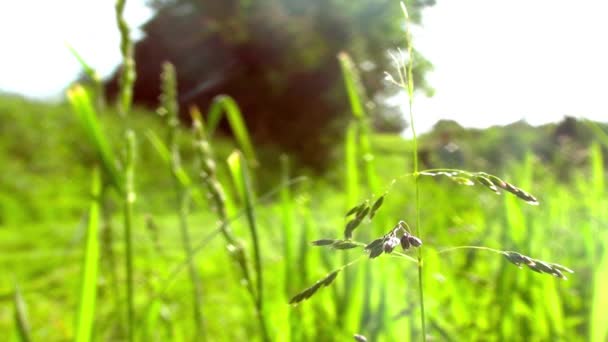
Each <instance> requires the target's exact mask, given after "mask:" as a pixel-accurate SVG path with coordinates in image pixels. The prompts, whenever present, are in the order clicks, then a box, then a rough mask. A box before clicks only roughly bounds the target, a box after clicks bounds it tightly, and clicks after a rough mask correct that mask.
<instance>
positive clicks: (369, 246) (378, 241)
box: [365, 238, 384, 250]
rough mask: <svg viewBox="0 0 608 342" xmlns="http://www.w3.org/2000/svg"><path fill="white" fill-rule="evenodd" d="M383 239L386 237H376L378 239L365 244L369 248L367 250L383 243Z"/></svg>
mask: <svg viewBox="0 0 608 342" xmlns="http://www.w3.org/2000/svg"><path fill="white" fill-rule="evenodd" d="M382 241H384V239H383V238H379V239H376V240H374V241H372V242H370V243H368V244H367V245H366V246H365V249H367V250H372V249H374V248H375V247H378V246H380V245H382Z"/></svg>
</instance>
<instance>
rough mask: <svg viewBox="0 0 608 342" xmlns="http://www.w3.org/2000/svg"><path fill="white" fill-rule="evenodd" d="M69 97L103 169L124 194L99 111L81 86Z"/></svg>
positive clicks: (73, 90)
mask: <svg viewBox="0 0 608 342" xmlns="http://www.w3.org/2000/svg"><path fill="white" fill-rule="evenodd" d="M67 96H68V101H69V102H70V105H71V106H72V110H73V111H74V113H75V114H76V116H77V117H78V119H79V121H80V123H81V125H82V127H83V128H84V130H85V133H86V135H87V138H88V139H89V142H90V143H91V144H93V146H94V147H95V150H96V152H97V154H98V156H99V159H100V160H101V163H102V166H103V169H104V171H105V172H106V174H107V175H108V177H109V178H110V182H111V183H112V185H113V186H114V188H115V189H116V190H117V191H118V192H119V193H121V194H123V193H124V184H123V181H122V177H121V176H120V173H119V172H118V169H117V167H116V164H115V161H116V158H115V157H114V154H113V152H112V149H111V148H110V145H109V144H108V140H107V139H106V136H105V135H104V133H103V131H102V129H101V125H100V123H99V118H98V117H97V111H96V110H95V108H94V106H93V104H92V103H91V98H90V96H89V94H88V93H87V91H86V90H85V89H84V88H83V87H82V86H81V85H75V86H73V87H72V88H70V89H69V90H68V92H67Z"/></svg>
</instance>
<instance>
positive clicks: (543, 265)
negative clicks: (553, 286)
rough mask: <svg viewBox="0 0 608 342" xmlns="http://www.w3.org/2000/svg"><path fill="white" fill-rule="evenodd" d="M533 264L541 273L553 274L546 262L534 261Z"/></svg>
mask: <svg viewBox="0 0 608 342" xmlns="http://www.w3.org/2000/svg"><path fill="white" fill-rule="evenodd" d="M534 263H535V264H536V265H535V266H536V268H538V269H539V270H540V271H541V272H543V273H549V274H553V268H552V267H551V266H550V265H549V264H547V263H546V262H544V261H541V260H534Z"/></svg>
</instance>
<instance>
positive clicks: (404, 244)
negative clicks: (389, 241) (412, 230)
mask: <svg viewBox="0 0 608 342" xmlns="http://www.w3.org/2000/svg"><path fill="white" fill-rule="evenodd" d="M399 242H400V243H401V248H403V250H404V251H407V250H408V249H410V247H411V243H410V241H409V240H408V236H407V235H403V236H402V237H401V239H399Z"/></svg>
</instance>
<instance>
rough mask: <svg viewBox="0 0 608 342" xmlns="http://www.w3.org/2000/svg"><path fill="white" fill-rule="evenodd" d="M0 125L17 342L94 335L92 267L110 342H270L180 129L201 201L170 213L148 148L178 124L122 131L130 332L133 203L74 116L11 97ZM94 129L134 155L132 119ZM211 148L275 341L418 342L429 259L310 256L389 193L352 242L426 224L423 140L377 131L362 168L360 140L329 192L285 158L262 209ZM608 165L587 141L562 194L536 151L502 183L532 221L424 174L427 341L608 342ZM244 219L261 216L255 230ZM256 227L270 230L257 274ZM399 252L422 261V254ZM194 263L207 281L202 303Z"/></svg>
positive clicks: (139, 119)
mask: <svg viewBox="0 0 608 342" xmlns="http://www.w3.org/2000/svg"><path fill="white" fill-rule="evenodd" d="M0 112H1V113H2V120H3V122H2V126H1V127H2V140H1V145H2V151H3V153H2V165H3V177H2V182H1V186H2V188H1V189H2V193H1V197H0V199H1V202H0V203H1V208H2V211H1V216H0V217H1V225H2V229H1V230H0V246H1V250H2V251H3V253H2V255H1V257H0V265H1V266H0V267H1V269H2V273H1V274H2V276H1V277H0V294H1V296H0V298H1V300H2V303H3V305H2V306H1V309H0V332H1V335H2V336H3V339H5V340H32V341H36V340H45V341H51V340H52V341H62V340H70V339H73V338H74V337H75V336H76V333H77V331H78V329H79V328H78V324H82V323H81V322H79V321H78V316H79V310H81V309H79V308H80V305H81V302H82V301H83V300H85V299H83V298H82V291H83V283H84V282H85V280H83V279H85V278H84V275H85V274H86V272H87V269H88V268H93V269H96V270H95V272H96V276H95V277H94V278H93V279H92V280H91V281H93V283H92V284H89V287H90V290H92V291H93V293H92V294H89V296H92V298H93V300H94V303H93V304H89V305H90V306H89V307H88V309H90V310H91V315H92V316H91V318H90V319H91V320H92V326H91V331H92V333H91V336H92V338H94V339H96V340H122V339H127V336H128V335H127V331H128V330H132V331H133V333H134V339H136V340H157V341H164V340H192V339H193V336H195V332H196V331H197V329H200V330H199V333H200V334H201V335H198V336H200V339H201V340H202V339H207V340H245V339H247V340H249V339H253V340H261V339H262V338H263V336H262V335H261V333H260V325H259V320H258V312H257V309H256V305H255V303H254V302H255V301H254V300H252V298H251V296H250V294H249V292H248V290H247V284H245V283H244V281H243V276H242V273H241V271H240V269H239V266H238V265H237V264H238V263H236V262H235V261H234V259H233V258H232V257H231V254H230V253H229V251H228V250H227V243H226V240H225V239H223V238H222V236H221V234H220V232H219V227H220V226H219V224H220V223H219V220H218V213H217V210H214V205H213V203H212V199H210V198H208V196H207V195H206V191H208V190H206V187H205V185H204V184H202V183H201V182H200V181H198V180H195V177H196V171H195V170H196V169H197V168H200V163H198V162H197V161H196V159H197V158H196V153H195V151H194V149H193V147H192V146H193V145H192V138H191V136H192V133H191V132H190V131H189V130H187V129H180V131H179V132H178V133H177V135H178V139H176V140H177V141H178V143H179V145H180V146H181V150H182V165H183V170H184V172H185V173H186V174H187V175H189V176H188V178H189V179H190V181H191V185H189V186H188V188H189V189H190V191H191V198H192V200H191V204H190V205H189V206H188V209H187V213H184V212H183V210H180V205H179V204H178V205H176V203H179V201H180V199H179V197H178V195H176V191H175V182H174V181H173V180H172V179H173V178H174V177H173V176H172V172H171V167H170V165H169V164H168V163H167V162H165V161H163V158H162V156H161V154H159V153H158V152H157V150H156V149H155V148H154V147H153V143H152V142H151V141H150V140H149V139H147V138H146V134H148V135H149V134H150V132H153V133H154V134H156V135H157V136H163V135H164V134H165V133H166V131H167V128H166V127H165V125H164V124H163V122H162V120H160V119H158V118H157V117H155V116H154V115H151V114H150V113H145V112H142V111H136V112H135V113H133V114H132V115H131V119H132V120H131V121H132V122H129V123H128V124H129V125H130V126H131V127H136V130H137V132H138V134H137V137H138V140H137V143H136V144H137V156H136V167H135V177H134V183H135V185H134V189H135V192H136V200H135V202H134V203H133V217H132V258H133V259H132V262H133V265H132V267H133V269H132V279H133V284H132V286H133V293H134V298H133V314H134V319H133V321H132V323H131V324H132V325H131V326H128V325H127V323H126V322H127V318H126V317H127V313H126V310H127V306H128V305H127V302H126V286H125V281H126V277H127V275H126V269H125V265H124V260H125V257H126V255H125V244H124V243H123V241H124V230H123V228H122V227H123V225H124V222H123V221H124V218H123V216H124V213H123V209H122V207H121V199H120V195H119V194H118V193H117V191H115V190H113V189H112V187H111V186H110V185H108V184H107V183H104V184H106V185H105V186H104V188H105V190H104V192H103V193H102V194H101V195H98V196H99V197H93V196H92V195H91V182H93V181H94V180H95V178H96V177H95V176H94V170H95V169H97V170H99V169H100V168H99V167H97V166H96V165H99V163H98V162H97V161H96V154H95V149H94V147H92V146H91V144H90V143H89V140H87V136H86V133H85V131H84V130H83V129H82V127H81V125H80V124H79V122H78V120H77V117H76V116H75V115H74V114H73V113H72V111H71V109H70V107H69V106H67V105H48V104H44V103H35V102H29V101H26V100H23V99H19V98H14V97H4V98H3V99H2V101H1V102H0ZM99 118H100V124H101V125H102V126H103V129H104V131H103V132H104V134H106V135H107V137H108V141H110V142H111V144H110V145H111V149H113V150H115V151H117V153H119V154H123V152H124V150H125V146H124V143H123V139H122V138H123V137H122V136H121V134H120V130H121V129H120V127H121V126H122V125H125V123H124V121H123V120H121V119H118V118H119V116H118V115H117V114H116V113H111V112H108V113H103V115H100V117H99ZM60 132H63V134H62V133H60ZM211 144H212V145H213V146H214V148H215V158H216V161H217V170H218V171H217V179H218V182H220V183H221V184H222V186H223V187H224V189H225V191H226V203H227V204H228V205H229V207H230V208H228V212H229V214H228V215H229V216H228V220H229V222H230V227H231V230H232V233H233V236H234V237H235V238H236V239H238V241H239V243H240V244H242V247H243V250H244V253H245V257H246V261H245V262H246V267H247V269H249V273H250V275H251V279H250V281H252V282H255V280H256V279H257V274H258V272H259V274H260V275H262V278H261V279H262V284H261V289H262V293H263V294H264V296H263V303H262V304H263V305H262V307H261V310H262V311H261V315H263V317H264V319H263V321H264V324H265V328H266V329H267V335H268V338H269V339H270V340H273V341H275V340H276V341H285V340H300V341H311V340H318V341H325V340H348V339H350V338H352V336H353V335H354V334H361V335H364V336H366V337H367V338H368V340H373V341H394V340H417V339H420V334H421V327H420V321H419V310H420V307H419V296H420V294H419V289H418V275H417V264H416V262H413V261H412V260H410V259H407V258H399V257H394V256H393V255H381V256H380V257H378V258H375V259H371V260H370V259H369V258H367V257H366V252H365V251H364V250H360V249H353V250H340V249H332V248H324V247H322V246H314V245H312V244H311V241H314V240H319V239H322V238H326V239H341V238H342V233H343V230H344V227H345V225H346V224H347V223H348V219H347V218H345V214H346V212H347V211H348V210H349V209H350V208H351V207H352V206H354V205H357V204H358V203H360V202H363V201H365V200H366V199H369V200H374V199H375V198H377V197H378V196H379V195H382V194H385V193H386V195H385V198H384V202H383V205H382V206H381V207H380V209H379V210H378V211H377V214H376V216H375V217H374V218H373V220H369V219H365V220H364V221H363V222H362V223H361V225H360V227H358V228H357V229H356V230H355V237H356V238H357V240H358V241H363V242H366V243H367V242H370V241H372V240H373V239H374V237H377V236H381V235H383V234H385V233H386V232H388V231H389V230H390V229H391V228H392V227H393V226H394V225H395V224H396V223H397V222H398V221H399V220H404V221H406V222H408V223H409V224H410V225H413V222H414V218H415V217H416V205H415V198H416V194H415V180H414V179H413V177H411V176H407V175H406V174H407V173H408V172H409V171H408V170H411V168H412V161H411V159H412V158H411V151H412V144H411V143H410V142H408V141H406V140H404V139H403V138H402V137H399V136H390V135H372V136H371V137H370V140H369V145H370V146H371V148H372V149H374V150H376V151H378V152H374V153H373V158H370V156H368V155H364V154H363V153H362V152H361V149H362V147H361V146H360V145H359V144H354V145H350V146H345V152H344V155H343V156H342V158H341V159H342V162H340V163H337V164H336V165H335V167H334V168H333V169H332V170H331V171H330V172H329V174H328V175H326V176H324V177H320V176H315V175H314V174H313V175H311V174H308V175H306V174H297V173H295V172H293V171H290V169H289V167H288V166H289V160H288V158H283V167H282V168H279V170H277V169H275V168H271V169H267V168H265V165H264V162H259V164H258V165H257V166H255V167H249V168H248V170H249V176H250V178H249V179H250V180H251V184H250V187H249V192H250V196H251V199H250V200H251V202H249V205H246V204H247V203H246V201H244V199H243V198H242V196H240V195H239V190H238V184H236V183H235V182H233V181H232V180H231V176H230V168H229V167H228V164H227V158H228V156H229V155H230V153H232V151H233V149H235V148H238V146H237V145H235V144H233V143H231V141H230V140H228V139H225V138H221V137H218V138H216V139H213V140H212V142H211ZM601 151H602V149H601V147H600V145H599V144H598V143H593V144H592V145H590V146H589V153H588V160H587V161H586V163H585V165H586V166H584V167H577V168H576V169H574V170H573V171H572V174H571V176H570V177H569V178H568V179H567V180H564V179H559V178H558V177H557V176H555V175H554V174H555V172H554V170H553V168H552V167H551V165H546V163H542V162H540V161H539V160H538V159H537V158H535V157H534V156H533V155H532V154H528V155H527V157H526V158H525V159H524V160H523V161H520V162H514V163H511V164H510V165H509V166H508V167H505V168H504V170H499V171H500V177H501V178H502V179H505V180H507V181H509V182H511V183H513V184H517V186H519V187H521V188H522V189H525V190H526V191H528V192H530V193H532V194H534V196H536V198H537V199H538V201H539V203H540V204H539V205H538V206H532V205H529V204H527V203H526V202H524V201H521V200H520V199H519V198H517V197H516V196H513V195H512V194H509V193H506V192H504V193H502V194H501V195H498V196H497V195H496V194H494V193H493V192H492V191H488V189H487V188H484V187H483V186H482V185H479V184H477V185H475V186H462V185H460V184H458V183H456V182H452V181H450V180H449V179H448V178H446V177H440V176H437V177H427V178H425V177H421V178H420V180H419V196H420V198H419V199H420V208H419V209H420V212H419V214H420V225H421V228H423V229H424V235H421V236H420V238H421V239H422V241H423V248H424V249H423V253H424V266H423V270H424V271H423V277H424V279H423V286H424V298H425V316H426V325H427V326H426V330H427V332H426V334H427V335H428V336H431V337H433V338H434V339H436V340H446V341H447V340H454V341H458V340H479V341H482V340H483V341H487V340H522V341H524V340H526V341H531V340H536V341H546V340H564V341H566V340H567V341H574V340H580V341H583V340H589V341H602V340H604V339H605V337H606V326H605V325H604V324H603V322H604V317H605V315H606V311H605V310H606V309H605V308H606V305H605V304H606V294H605V291H603V290H602V289H605V287H606V286H607V284H606V282H607V281H608V276H607V272H608V266H607V260H606V255H605V253H604V251H605V250H606V248H607V247H608V236H607V234H606V231H605V223H606V219H607V218H606V212H607V211H606V196H605V194H606V190H605V170H604V167H603V165H604V162H603V155H602V152H601ZM258 154H260V157H259V159H260V160H264V159H265V160H271V159H272V156H271V155H267V156H264V155H263V154H264V153H263V151H259V152H258ZM266 162H269V161H266ZM275 163H276V164H278V165H281V164H280V162H279V161H276V160H275ZM276 164H275V165H276ZM370 166H371V167H370ZM102 171H103V170H102ZM102 179H105V181H104V182H107V181H108V179H107V178H102ZM98 181H99V180H98ZM372 187H376V189H375V190H372V189H371V188H372ZM194 194H196V196H195V195H194ZM197 196H198V197H197ZM195 198H198V199H197V200H194V199H195ZM95 208H96V209H95ZM247 208H249V209H247ZM247 213H250V214H252V215H251V216H250V217H249V218H248V214H247ZM180 217H181V218H180ZM250 219H251V220H252V221H254V222H255V225H256V227H257V231H256V235H257V242H256V243H257V246H258V252H259V261H260V264H259V267H256V266H255V264H256V263H255V262H254V260H256V259H255V258H256V257H255V253H254V248H253V247H254V243H253V239H252V235H251V230H250V224H251V223H252V222H251V221H250ZM182 224H183V225H186V226H187V227H188V229H189V236H190V252H189V253H187V252H186V250H185V248H184V244H183V239H182V236H181V235H180V225H182ZM91 232H94V233H95V234H94V235H93V236H91V235H90V234H91ZM454 246H486V247H490V248H495V249H499V250H508V251H518V252H520V253H522V254H524V255H528V256H530V257H532V258H535V259H539V260H545V261H548V262H554V263H559V264H561V265H565V266H567V267H568V268H570V269H572V270H574V271H575V273H573V274H567V278H568V279H567V280H563V279H559V278H557V277H555V276H552V275H549V274H540V273H536V272H533V271H532V270H531V269H528V268H526V267H523V268H518V267H516V266H515V265H513V264H511V263H510V262H509V261H508V260H507V259H506V258H505V257H503V256H501V255H498V254H496V253H494V252H489V251H486V250H477V249H460V250H458V249H457V250H452V251H447V252H446V251H445V250H446V249H447V248H451V247H454ZM91 248H93V249H95V251H96V252H95V253H97V254H96V255H93V257H94V259H93V261H92V262H93V263H92V264H91V263H90V260H89V261H85V260H87V257H90V254H89V253H90V252H91ZM442 251H443V252H442ZM404 253H405V254H406V255H409V256H412V257H413V258H416V252H415V251H413V250H410V251H406V252H404ZM188 254H190V256H191V258H190V260H188ZM361 256H364V257H363V258H362V259H358V258H360V257H361ZM352 260H359V262H358V263H357V264H355V265H353V266H349V267H348V268H346V269H344V270H343V271H342V272H341V274H339V276H338V277H336V279H335V281H334V282H333V283H332V284H330V286H327V287H323V288H321V289H319V290H318V291H317V293H315V295H314V296H312V297H311V298H309V299H308V300H305V301H302V302H300V303H298V304H297V305H289V304H288V302H289V301H290V299H291V298H292V297H293V296H294V295H296V294H297V293H299V292H300V291H301V290H303V289H306V288H308V287H310V286H311V285H313V284H314V283H315V282H316V281H317V280H319V279H323V278H324V277H325V276H326V275H327V274H329V273H330V272H331V271H333V270H335V269H336V268H339V267H340V266H341V265H343V264H344V263H347V262H349V261H352ZM414 261H415V259H414ZM190 266H192V267H193V268H194V269H195V270H196V272H195V273H196V278H195V282H196V284H197V288H198V292H197V296H198V297H197V298H196V300H195V298H193V296H194V295H193V291H192V288H193V282H192V278H191V277H190V276H189V272H188V269H189V267H190ZM256 286H257V285H256ZM89 300H90V299H89ZM195 312H198V314H194V313H195ZM197 317H198V318H199V319H200V321H198V320H197ZM199 324H200V326H199V327H197V325H199ZM85 339H86V338H85ZM195 339H197V338H195Z"/></svg>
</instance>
